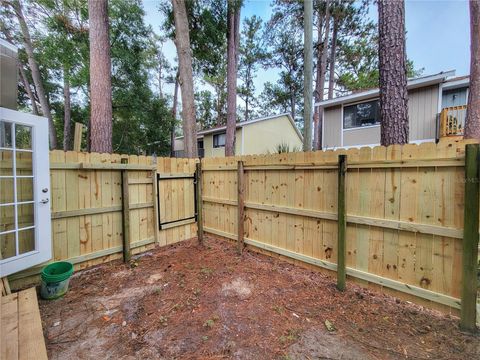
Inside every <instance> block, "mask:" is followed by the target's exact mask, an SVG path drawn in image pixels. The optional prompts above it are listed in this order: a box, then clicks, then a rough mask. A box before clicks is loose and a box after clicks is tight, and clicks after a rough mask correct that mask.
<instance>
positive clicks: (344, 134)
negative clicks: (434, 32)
mask: <svg viewBox="0 0 480 360" xmlns="http://www.w3.org/2000/svg"><path fill="white" fill-rule="evenodd" d="M408 97H409V100H408V117H409V128H410V130H409V137H410V141H419V140H433V139H435V137H436V128H437V114H438V112H439V108H438V106H439V98H438V97H439V86H438V85H433V86H428V87H423V88H418V89H413V90H410V91H409V92H408ZM374 99H375V97H372V98H371V99H368V100H364V101H369V100H374ZM362 102H363V101H362ZM348 105H350V104H344V105H337V106H335V107H331V108H326V109H325V112H324V129H323V131H324V137H323V140H324V145H325V147H326V148H332V147H342V146H357V145H358V146H361V145H377V144H380V125H377V126H368V127H365V128H354V129H346V130H343V110H342V109H343V106H348Z"/></svg>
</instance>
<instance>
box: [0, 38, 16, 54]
mask: <svg viewBox="0 0 480 360" xmlns="http://www.w3.org/2000/svg"><path fill="white" fill-rule="evenodd" d="M0 45H2V46H4V47H6V48H7V49H10V50H12V51H14V52H18V49H17V47H16V46H15V45H13V44H11V43H9V42H8V41H6V40H3V39H0Z"/></svg>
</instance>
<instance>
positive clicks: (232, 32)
mask: <svg viewBox="0 0 480 360" xmlns="http://www.w3.org/2000/svg"><path fill="white" fill-rule="evenodd" d="M240 10H241V1H240V0H228V5H227V18H228V21H227V24H228V26H227V49H228V50H227V134H226V139H225V156H233V155H235V132H236V128H237V127H236V126H237V125H236V123H237V63H238V47H239V40H240Z"/></svg>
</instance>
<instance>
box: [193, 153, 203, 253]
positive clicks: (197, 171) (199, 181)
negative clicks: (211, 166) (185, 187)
mask: <svg viewBox="0 0 480 360" xmlns="http://www.w3.org/2000/svg"><path fill="white" fill-rule="evenodd" d="M195 177H196V180H197V182H196V184H195V186H196V189H197V199H196V201H197V237H198V242H199V243H200V244H203V213H202V209H203V200H202V160H201V159H199V162H198V163H197V164H196V168H195Z"/></svg>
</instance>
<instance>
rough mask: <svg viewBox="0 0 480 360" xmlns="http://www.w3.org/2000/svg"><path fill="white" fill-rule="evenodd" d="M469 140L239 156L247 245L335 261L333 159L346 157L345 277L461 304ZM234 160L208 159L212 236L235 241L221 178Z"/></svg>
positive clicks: (230, 202)
mask: <svg viewBox="0 0 480 360" xmlns="http://www.w3.org/2000/svg"><path fill="white" fill-rule="evenodd" d="M471 142H472V141H452V142H440V143H439V144H434V143H425V144H421V145H414V144H408V145H404V146H399V145H392V146H389V147H381V146H377V147H375V148H373V149H371V148H361V149H348V150H344V149H339V150H336V151H321V152H314V153H308V152H307V153H299V154H297V153H287V154H273V155H251V156H242V157H235V161H238V160H241V161H243V162H244V171H245V187H246V189H245V192H246V193H245V203H244V206H245V224H244V229H245V235H244V236H245V243H247V242H248V241H249V240H251V241H253V242H255V244H256V245H258V244H262V246H263V247H268V248H271V249H274V250H272V251H276V249H282V250H281V251H282V252H284V253H288V254H295V256H299V257H304V256H307V257H309V258H313V259H315V260H316V261H317V260H318V261H324V262H328V263H332V264H336V261H337V257H338V246H337V237H338V226H337V211H338V210H337V209H338V199H337V186H338V177H337V171H338V170H337V169H338V165H337V164H336V161H338V155H339V154H345V155H347V157H348V159H349V161H348V165H349V166H348V170H347V176H346V196H345V199H346V204H347V205H346V206H347V209H346V223H347V229H346V251H347V252H346V267H347V269H350V270H347V274H348V275H350V276H353V277H358V278H360V279H361V280H362V281H364V283H365V282H369V283H375V284H377V285H379V287H380V288H382V289H383V291H385V292H389V290H388V289H394V290H396V291H402V292H404V293H405V294H408V295H406V298H407V299H409V300H414V299H415V297H424V298H426V299H428V300H429V301H434V302H435V301H438V302H439V303H442V304H447V305H448V306H450V305H451V304H452V301H450V300H448V301H447V300H445V298H444V297H443V296H446V297H448V298H449V299H456V300H455V301H458V299H459V298H460V292H461V291H460V290H461V285H460V284H461V267H462V238H463V219H464V216H463V213H464V210H463V206H464V187H465V184H464V179H463V176H464V175H463V173H464V164H465V145H466V144H468V143H471ZM231 159H233V158H222V159H221V160H220V159H215V158H207V159H203V160H202V165H203V179H204V193H203V205H204V207H205V214H206V215H205V219H204V226H205V231H207V229H208V231H215V232H217V234H235V235H236V234H237V229H236V228H231V227H229V226H227V224H228V221H225V213H226V209H229V210H231V209H236V206H237V201H236V199H235V198H232V197H230V196H229V194H228V193H226V192H225V191H224V185H225V184H224V181H225V180H224V179H228V178H230V177H231V176H235V173H236V166H235V163H232V161H231ZM351 164H352V165H351ZM247 239H249V240H248V241H247ZM365 274H367V275H365ZM368 274H369V275H371V277H372V278H374V279H377V278H382V279H387V280H382V281H373V280H372V281H371V280H369V275H368ZM357 275H358V276H357ZM399 284H401V285H399ZM410 289H421V291H420V290H418V291H417V290H415V291H413V290H410ZM432 294H438V296H434V295H432ZM424 295H425V296H424ZM444 300H445V301H444ZM454 307H455V308H458V307H457V306H454Z"/></svg>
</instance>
